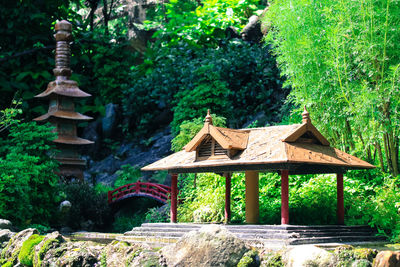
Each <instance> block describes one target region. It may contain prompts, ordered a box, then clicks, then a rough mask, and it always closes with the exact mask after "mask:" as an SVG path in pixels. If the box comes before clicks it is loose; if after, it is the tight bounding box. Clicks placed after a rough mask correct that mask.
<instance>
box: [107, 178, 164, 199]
mask: <svg viewBox="0 0 400 267" xmlns="http://www.w3.org/2000/svg"><path fill="white" fill-rule="evenodd" d="M170 194H171V187H169V186H166V185H162V184H155V183H145V182H140V181H139V182H136V183H132V184H126V185H123V186H120V187H118V188H116V189H114V190H112V191H108V204H113V203H116V202H118V201H121V200H124V199H127V198H131V197H149V198H152V199H154V200H157V201H159V202H161V203H163V204H165V203H167V200H168V199H169V198H170Z"/></svg>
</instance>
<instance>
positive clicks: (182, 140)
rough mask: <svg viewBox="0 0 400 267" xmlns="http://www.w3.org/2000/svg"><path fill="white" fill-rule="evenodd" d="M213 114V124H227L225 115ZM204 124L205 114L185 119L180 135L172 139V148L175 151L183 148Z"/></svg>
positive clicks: (223, 125) (219, 125)
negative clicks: (188, 119)
mask: <svg viewBox="0 0 400 267" xmlns="http://www.w3.org/2000/svg"><path fill="white" fill-rule="evenodd" d="M211 116H212V118H213V125H215V126H217V127H225V126H226V119H225V118H224V117H221V116H217V115H215V114H212V115H211ZM203 126H204V116H203V117H199V118H196V119H193V120H190V121H184V122H183V123H182V124H181V125H180V127H179V133H178V135H177V136H175V138H174V139H172V141H171V150H172V151H175V152H178V151H180V150H182V148H183V147H184V146H185V145H187V144H188V143H189V142H190V140H192V139H193V137H195V135H196V134H197V133H198V132H199V131H200V130H201V128H203Z"/></svg>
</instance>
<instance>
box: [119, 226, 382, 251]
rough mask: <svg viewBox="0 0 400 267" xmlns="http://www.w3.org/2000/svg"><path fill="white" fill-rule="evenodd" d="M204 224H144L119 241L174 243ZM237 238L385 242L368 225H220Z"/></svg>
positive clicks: (255, 242) (282, 242) (281, 242)
mask: <svg viewBox="0 0 400 267" xmlns="http://www.w3.org/2000/svg"><path fill="white" fill-rule="evenodd" d="M204 225H206V224H196V223H144V224H142V225H141V226H140V227H135V228H133V229H132V230H131V231H129V232H126V233H125V234H124V235H123V236H122V237H120V239H122V240H125V241H130V242H146V243H155V244H160V245H162V244H167V243H175V242H177V241H178V239H179V238H180V237H182V236H183V235H184V234H185V233H187V232H189V231H195V230H198V229H200V228H201V227H202V226H204ZM222 225H223V226H224V227H226V229H227V230H228V231H230V232H231V233H232V234H234V235H235V236H236V237H238V238H240V239H242V240H244V241H246V242H247V243H248V244H249V245H252V246H264V245H265V244H268V245H269V246H275V247H282V246H291V245H302V244H326V245H328V244H332V245H334V244H339V243H345V244H358V243H375V242H384V241H385V238H383V237H381V236H379V237H378V236H376V232H375V231H374V230H373V229H371V228H370V227H369V226H344V225H311V226H303V225H254V224H246V225H234V224H228V225H226V224H222Z"/></svg>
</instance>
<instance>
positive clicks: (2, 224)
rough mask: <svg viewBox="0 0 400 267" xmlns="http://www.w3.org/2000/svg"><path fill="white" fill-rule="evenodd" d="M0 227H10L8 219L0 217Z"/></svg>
mask: <svg viewBox="0 0 400 267" xmlns="http://www.w3.org/2000/svg"><path fill="white" fill-rule="evenodd" d="M0 229H10V230H11V229H12V223H11V222H10V221H9V220H5V219H0Z"/></svg>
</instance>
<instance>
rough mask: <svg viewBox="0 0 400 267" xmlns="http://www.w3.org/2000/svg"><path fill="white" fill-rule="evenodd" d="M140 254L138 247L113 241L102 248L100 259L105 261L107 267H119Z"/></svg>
mask: <svg viewBox="0 0 400 267" xmlns="http://www.w3.org/2000/svg"><path fill="white" fill-rule="evenodd" d="M140 252H141V247H140V246H138V245H135V244H132V245H131V244H128V243H126V242H123V241H116V240H115V241H113V242H111V243H110V244H108V245H107V246H106V247H105V248H104V250H103V254H102V258H103V259H104V258H105V259H106V263H107V264H106V265H107V266H108V267H119V266H125V265H126V264H127V263H128V262H130V261H132V260H133V259H134V258H135V257H136V256H138V255H139V254H140Z"/></svg>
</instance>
